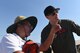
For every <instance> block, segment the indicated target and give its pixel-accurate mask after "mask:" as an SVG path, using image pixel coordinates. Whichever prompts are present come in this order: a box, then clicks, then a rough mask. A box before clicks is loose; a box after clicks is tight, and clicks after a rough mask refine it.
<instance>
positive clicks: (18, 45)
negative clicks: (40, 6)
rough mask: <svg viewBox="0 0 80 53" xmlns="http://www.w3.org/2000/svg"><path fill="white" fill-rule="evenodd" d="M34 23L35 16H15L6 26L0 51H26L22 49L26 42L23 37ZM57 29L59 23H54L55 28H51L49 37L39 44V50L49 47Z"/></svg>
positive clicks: (17, 52) (35, 23) (8, 52)
mask: <svg viewBox="0 0 80 53" xmlns="http://www.w3.org/2000/svg"><path fill="white" fill-rule="evenodd" d="M36 25H37V18H36V17H35V16H30V17H28V18H25V17H24V16H17V18H16V19H15V21H14V24H12V25H11V26H9V27H8V28H7V33H8V34H7V35H5V36H4V37H3V38H2V41H1V43H0V53H26V52H24V51H22V50H23V47H22V46H23V45H24V43H25V42H26V41H25V38H27V37H28V36H29V35H30V33H31V32H32V31H33V30H34V28H35V27H36ZM59 29H60V28H59V25H56V27H55V28H52V29H51V33H50V34H49V37H48V38H47V39H46V41H45V42H44V43H43V44H41V45H40V46H39V51H46V50H47V49H48V48H49V46H50V44H51V43H52V40H53V39H54V36H55V35H54V34H55V33H56V32H57V31H59ZM52 34H53V35H52Z"/></svg>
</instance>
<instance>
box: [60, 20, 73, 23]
mask: <svg viewBox="0 0 80 53" xmlns="http://www.w3.org/2000/svg"><path fill="white" fill-rule="evenodd" d="M60 21H61V22H62V23H70V24H72V23H74V21H73V20H70V19H61V20H60Z"/></svg>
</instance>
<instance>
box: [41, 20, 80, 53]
mask: <svg viewBox="0 0 80 53" xmlns="http://www.w3.org/2000/svg"><path fill="white" fill-rule="evenodd" d="M59 24H60V25H61V28H62V29H61V30H60V31H58V32H57V33H56V35H57V36H56V38H55V39H54V41H53V43H52V45H51V46H52V49H53V51H54V53H76V48H75V40H74V36H73V32H75V33H76V34H77V35H79V36H80V26H78V25H77V24H75V23H74V22H73V21H71V20H60V22H59ZM50 30H51V25H50V23H49V24H48V25H47V26H46V27H45V28H44V29H43V31H42V33H41V43H43V42H44V41H45V40H46V38H47V37H48V35H49V33H50ZM45 53H50V52H49V51H47V52H45Z"/></svg>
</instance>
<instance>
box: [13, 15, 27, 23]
mask: <svg viewBox="0 0 80 53" xmlns="http://www.w3.org/2000/svg"><path fill="white" fill-rule="evenodd" d="M25 18H26V17H25V16H17V17H16V19H15V21H14V23H18V22H20V21H22V20H24V19H25Z"/></svg>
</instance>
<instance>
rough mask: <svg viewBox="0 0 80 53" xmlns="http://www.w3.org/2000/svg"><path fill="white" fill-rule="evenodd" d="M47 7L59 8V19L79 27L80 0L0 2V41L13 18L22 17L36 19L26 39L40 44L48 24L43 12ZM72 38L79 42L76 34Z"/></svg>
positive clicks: (15, 0)
mask: <svg viewBox="0 0 80 53" xmlns="http://www.w3.org/2000/svg"><path fill="white" fill-rule="evenodd" d="M49 5H52V6H54V7H56V8H57V7H59V8H60V11H59V19H70V20H73V21H74V22H75V23H76V24H78V25H80V0H0V40H1V39H2V37H3V36H4V35H5V34H6V28H7V27H8V26H10V25H11V24H13V23H14V20H15V18H16V17H17V16H20V15H23V16H26V17H29V16H36V17H37V19H38V24H37V26H36V28H35V30H34V31H33V32H32V33H31V36H30V37H29V38H28V39H32V40H33V41H35V42H38V43H40V39H41V38H40V36H41V31H42V29H43V28H44V27H45V26H46V25H47V24H48V20H47V19H46V18H45V16H44V13H43V11H44V9H45V8H46V7H47V6H49ZM74 38H75V40H80V37H79V36H77V35H76V34H74Z"/></svg>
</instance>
